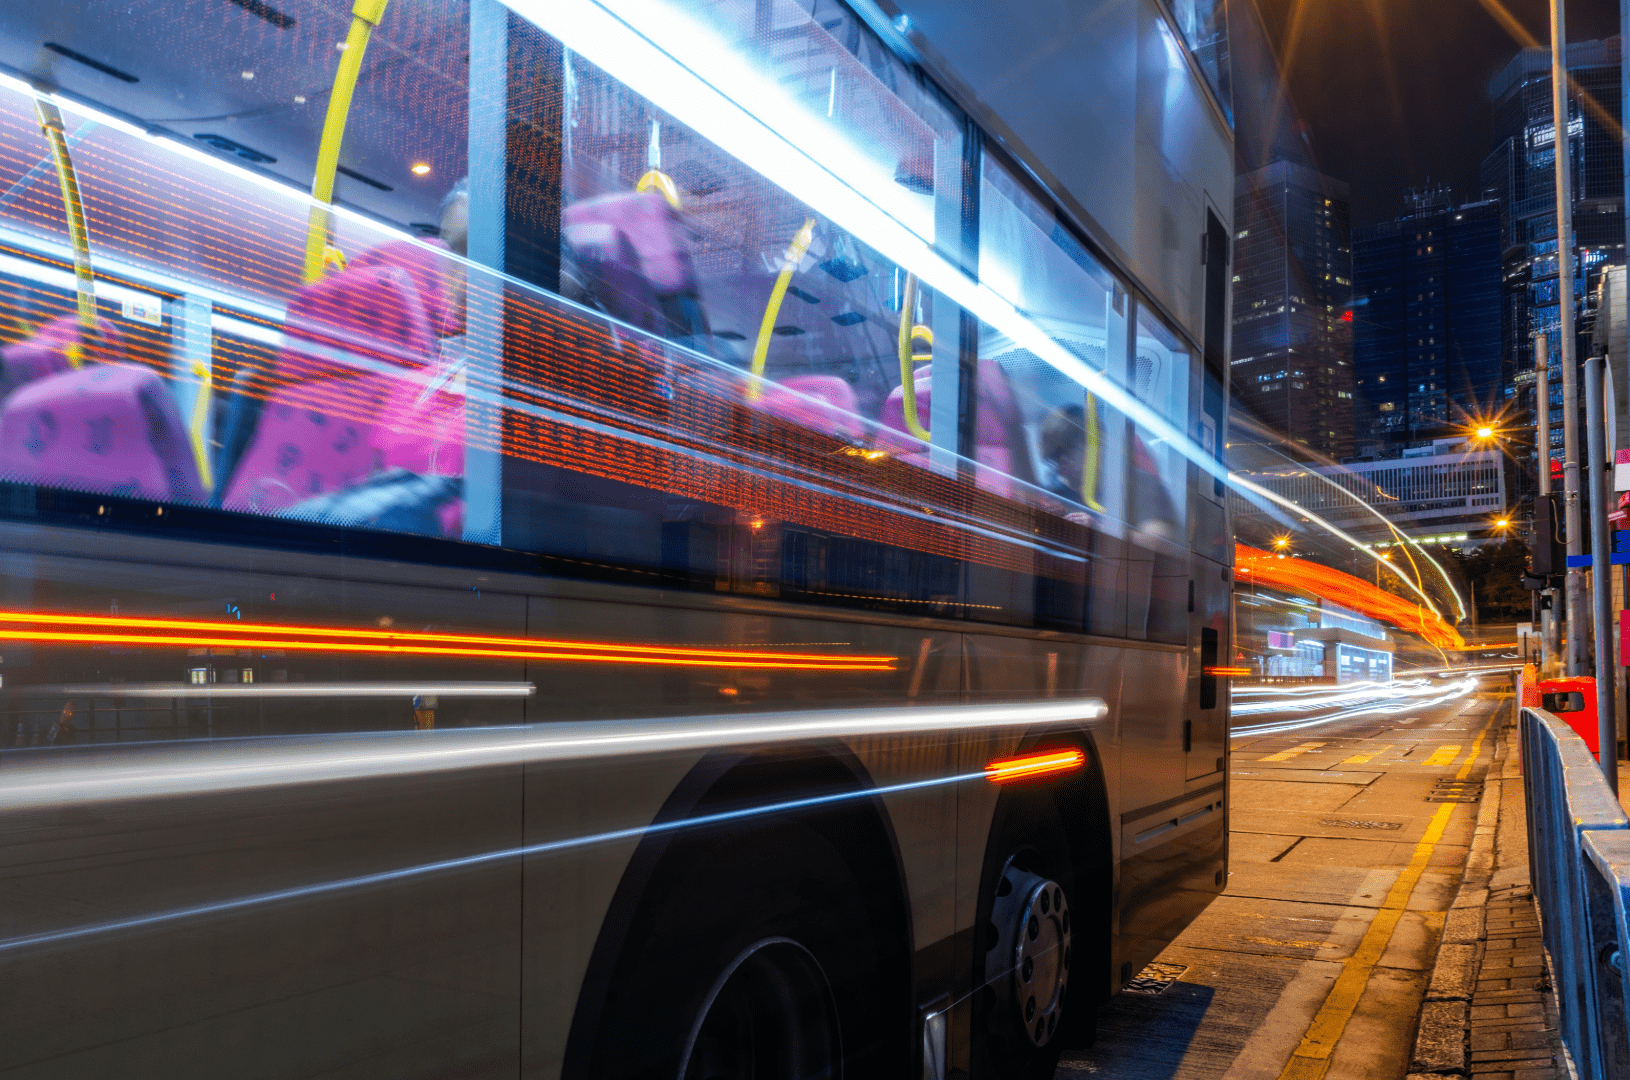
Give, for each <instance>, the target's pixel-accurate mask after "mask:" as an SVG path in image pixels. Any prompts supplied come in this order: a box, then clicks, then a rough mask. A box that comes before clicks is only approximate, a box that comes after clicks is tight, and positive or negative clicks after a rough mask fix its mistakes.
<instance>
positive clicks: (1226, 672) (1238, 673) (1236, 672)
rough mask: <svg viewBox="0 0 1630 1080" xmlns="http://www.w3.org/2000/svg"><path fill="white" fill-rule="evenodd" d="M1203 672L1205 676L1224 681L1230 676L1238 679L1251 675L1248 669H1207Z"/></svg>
mask: <svg viewBox="0 0 1630 1080" xmlns="http://www.w3.org/2000/svg"><path fill="white" fill-rule="evenodd" d="M1205 670H1206V674H1207V675H1210V676H1212V677H1213V678H1218V679H1226V678H1229V677H1230V676H1231V677H1233V678H1236V679H1239V678H1243V677H1244V676H1246V675H1249V674H1250V673H1251V669H1250V668H1248V667H1208V668H1206V669H1205Z"/></svg>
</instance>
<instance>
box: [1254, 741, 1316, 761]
mask: <svg viewBox="0 0 1630 1080" xmlns="http://www.w3.org/2000/svg"><path fill="white" fill-rule="evenodd" d="M1323 745H1324V743H1322V742H1305V743H1303V744H1302V745H1301V746H1293V747H1291V748H1290V749H1289V750H1281V751H1279V753H1277V754H1269V755H1268V756H1267V757H1265V758H1257V760H1258V761H1289V760H1290V759H1291V758H1293V757H1295V756H1296V755H1297V754H1305V753H1307V752H1308V751H1309V750H1317V749H1318V748H1319V747H1321V746H1323Z"/></svg>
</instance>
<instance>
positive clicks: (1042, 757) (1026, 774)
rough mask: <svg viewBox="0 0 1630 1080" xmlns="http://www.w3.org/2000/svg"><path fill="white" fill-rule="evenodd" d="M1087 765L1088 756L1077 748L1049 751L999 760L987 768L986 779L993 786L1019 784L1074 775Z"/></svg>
mask: <svg viewBox="0 0 1630 1080" xmlns="http://www.w3.org/2000/svg"><path fill="white" fill-rule="evenodd" d="M1086 763H1087V755H1086V754H1085V753H1084V752H1083V751H1081V750H1079V749H1077V748H1076V747H1073V746H1072V747H1069V748H1068V749H1066V750H1048V751H1045V752H1043V753H1040V754H1025V755H1024V756H1023V757H1012V758H997V759H996V760H995V761H992V762H990V763H989V764H987V765H986V766H985V779H986V780H989V781H990V782H991V783H993V784H1017V783H1021V782H1023V781H1025V780H1038V779H1040V778H1042V777H1044V776H1060V775H1062V774H1064V773H1072V772H1075V770H1077V769H1079V768H1081V766H1083V765H1085V764H1086Z"/></svg>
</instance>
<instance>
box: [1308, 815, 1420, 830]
mask: <svg viewBox="0 0 1630 1080" xmlns="http://www.w3.org/2000/svg"><path fill="white" fill-rule="evenodd" d="M1319 824H1320V825H1328V826H1330V827H1331V828H1333V829H1401V828H1403V827H1404V823H1403V822H1401V821H1358V820H1356V819H1353V818H1325V819H1324V820H1323V821H1321V822H1319Z"/></svg>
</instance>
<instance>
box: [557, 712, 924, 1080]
mask: <svg viewBox="0 0 1630 1080" xmlns="http://www.w3.org/2000/svg"><path fill="white" fill-rule="evenodd" d="M805 799H808V800H809V805H807V806H803V807H799V808H796V809H793V810H791V811H789V812H790V813H792V814H795V815H796V816H797V817H798V819H799V820H800V821H801V822H805V823H812V824H815V825H816V827H817V829H818V831H821V832H822V833H823V834H827V835H828V839H829V840H831V841H833V842H834V846H835V847H836V848H837V850H838V851H839V852H840V853H841V856H842V858H843V861H844V863H845V865H846V866H847V868H848V869H849V871H850V873H851V874H853V875H854V877H855V879H856V880H857V881H861V882H865V883H867V886H868V887H867V888H866V890H865V893H866V901H867V903H866V907H867V910H868V913H869V915H870V917H871V919H872V922H873V926H874V927H875V928H876V929H878V930H879V931H880V932H881V933H882V934H883V935H884V939H885V940H887V939H888V936H889V935H890V934H891V933H893V936H895V937H897V939H898V941H899V957H898V959H899V960H900V961H901V962H900V963H899V964H897V965H894V966H895V967H896V968H897V970H899V971H900V976H899V984H900V989H901V994H900V995H899V1002H900V1010H901V1012H900V1016H901V1018H902V1020H905V1021H909V1019H910V1018H911V1017H912V1015H913V1014H912V1009H911V996H910V990H911V986H912V953H913V943H914V941H915V935H914V932H913V926H912V920H911V906H910V904H909V902H908V898H907V896H906V877H905V871H904V863H903V860H902V858H901V854H900V846H899V842H898V839H897V837H896V835H895V830H894V825H893V822H892V820H891V818H890V816H889V813H888V809H887V807H886V805H885V804H884V802H883V799H882V796H881V794H880V793H879V792H878V790H877V785H876V784H875V783H874V781H873V779H872V777H871V775H870V772H869V770H867V768H866V767H865V765H864V764H863V763H862V762H861V761H860V760H859V758H858V757H857V756H856V755H855V754H854V753H853V752H852V751H850V750H849V749H848V748H847V747H846V746H844V745H842V744H841V743H837V742H824V741H823V742H821V743H817V744H804V745H801V746H798V747H795V748H787V749H782V748H770V749H764V750H719V751H714V752H712V753H709V754H707V755H706V756H705V757H703V758H702V760H700V761H699V762H697V763H696V765H695V766H693V767H692V768H691V769H690V771H689V772H688V773H687V774H686V775H685V777H684V778H683V779H682V780H681V781H680V782H679V783H678V784H677V785H676V786H675V787H674V790H673V792H672V793H671V794H670V795H669V797H668V798H667V800H666V801H665V802H664V803H663V805H662V808H661V809H660V810H659V811H658V813H657V815H656V816H655V818H654V819H653V821H652V824H653V825H665V824H670V823H678V822H681V821H685V820H687V819H691V818H697V817H702V816H706V815H712V814H717V813H729V812H732V811H737V810H745V809H747V808H750V807H752V806H755V805H775V804H782V803H787V802H793V801H795V800H796V801H803V800H805ZM834 829H841V830H842V834H841V835H836V836H834V835H831V834H832V832H833V830H834ZM687 839H690V835H688V833H687V830H685V829H683V828H671V827H670V828H663V829H657V830H654V831H648V832H647V833H646V834H645V836H644V837H643V838H642V839H641V841H640V843H639V844H638V846H637V847H636V848H635V851H634V853H633V855H632V856H631V857H630V859H629V861H628V864H627V866H626V867H625V868H624V871H623V874H622V877H621V879H620V880H619V881H618V884H617V888H616V891H615V892H614V893H613V896H612V901H611V903H610V905H609V906H608V907H607V909H606V914H605V917H604V919H603V920H602V921H601V924H600V930H599V933H598V935H597V936H596V939H595V945H594V948H593V950H592V952H591V954H590V958H589V964H588V967H587V970H586V973H585V975H584V980H583V984H582V986H581V987H580V988H579V992H578V998H577V1003H576V1007H575V1008H574V1010H573V1016H572V1022H571V1026H570V1028H569V1031H568V1036H567V1043H566V1053H565V1060H564V1068H563V1070H562V1074H563V1075H564V1076H566V1077H571V1078H580V1077H588V1076H590V1075H591V1069H592V1060H593V1057H594V1045H595V1039H596V1033H597V1031H598V1030H599V1027H600V1024H601V1019H602V1017H603V1015H604V1014H605V1010H606V1002H607V1000H608V998H609V996H610V991H611V987H612V980H613V978H614V976H615V974H616V972H617V970H618V968H619V966H620V963H621V961H622V958H623V954H624V951H625V945H626V943H627V941H628V940H629V938H630V935H631V933H632V932H633V930H634V929H635V925H636V922H637V920H638V919H639V918H640V917H641V906H642V900H643V898H644V897H645V896H646V894H647V892H648V890H650V889H651V888H652V886H653V885H654V884H656V883H657V882H658V881H659V880H661V879H662V878H663V876H664V875H667V874H678V873H682V872H683V870H684V868H683V866H682V865H680V863H679V861H678V859H677V856H678V854H679V853H680V850H681V845H683V843H684V842H685V841H686V840H687ZM900 1035H901V1038H902V1040H903V1042H902V1045H903V1046H906V1047H909V1045H910V1043H909V1041H908V1040H909V1037H910V1028H909V1024H907V1026H905V1027H904V1028H903V1029H902V1031H901V1032H900Z"/></svg>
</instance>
